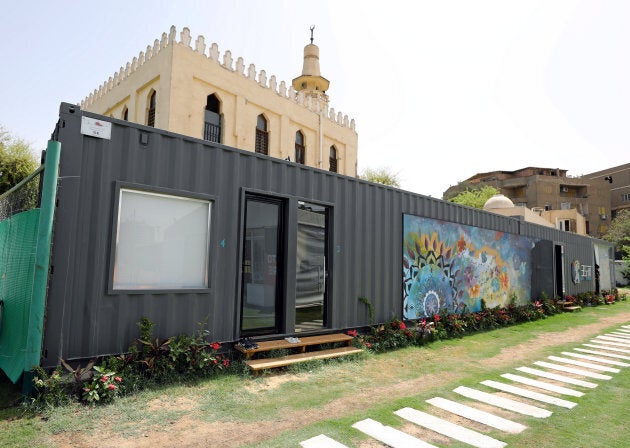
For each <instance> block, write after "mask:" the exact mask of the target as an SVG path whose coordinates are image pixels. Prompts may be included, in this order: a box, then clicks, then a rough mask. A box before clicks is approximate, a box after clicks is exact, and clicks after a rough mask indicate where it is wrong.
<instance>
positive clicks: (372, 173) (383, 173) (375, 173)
mask: <svg viewBox="0 0 630 448" xmlns="http://www.w3.org/2000/svg"><path fill="white" fill-rule="evenodd" d="M359 179H363V180H367V181H370V182H376V183H379V184H383V185H389V186H390V187H396V188H400V179H398V173H392V171H391V170H390V169H389V168H384V167H381V168H366V169H365V170H363V172H362V173H361V174H360V175H359Z"/></svg>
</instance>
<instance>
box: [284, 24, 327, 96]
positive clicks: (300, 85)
mask: <svg viewBox="0 0 630 448" xmlns="http://www.w3.org/2000/svg"><path fill="white" fill-rule="evenodd" d="M314 29H315V25H313V26H312V27H311V43H310V44H308V45H307V46H306V47H304V66H303V68H302V76H298V77H297V78H295V79H294V80H293V82H292V84H293V88H294V89H295V90H296V91H297V92H304V95H305V96H310V97H313V98H318V99H321V100H323V101H324V102H326V103H328V95H326V90H328V86H329V85H330V81H328V80H327V79H326V78H324V77H323V76H322V75H321V73H320V71H319V47H318V46H317V45H315V44H313V30H314Z"/></svg>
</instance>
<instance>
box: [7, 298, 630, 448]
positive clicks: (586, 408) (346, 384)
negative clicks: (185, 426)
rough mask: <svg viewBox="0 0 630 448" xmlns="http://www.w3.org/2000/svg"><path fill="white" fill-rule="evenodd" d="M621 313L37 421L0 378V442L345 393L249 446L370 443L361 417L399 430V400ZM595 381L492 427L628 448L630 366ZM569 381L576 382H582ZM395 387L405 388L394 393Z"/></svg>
mask: <svg viewBox="0 0 630 448" xmlns="http://www.w3.org/2000/svg"><path fill="white" fill-rule="evenodd" d="M621 314H623V315H625V316H627V317H628V318H627V321H628V322H630V302H621V303H618V304H615V305H612V306H605V307H604V306H602V307H594V308H585V309H584V310H583V311H582V312H579V313H565V314H560V315H556V316H553V317H550V318H548V319H545V320H541V321H536V322H530V323H526V324H522V325H519V326H516V327H509V328H504V329H500V330H495V331H490V332H486V333H480V334H476V335H473V336H468V337H465V338H462V339H457V340H449V341H441V342H437V343H433V344H430V345H428V346H425V347H410V348H406V349H403V350H398V351H395V352H389V353H384V354H380V355H374V354H368V355H364V356H362V357H357V358H353V359H351V360H348V361H344V362H339V361H333V362H327V363H322V362H318V363H313V364H305V365H301V366H296V367H295V369H290V370H289V372H288V373H286V374H282V375H281V376H276V374H275V373H269V374H265V375H262V376H261V377H258V378H253V377H249V376H242V375H238V374H233V375H226V376H219V377H217V378H215V379H212V380H207V381H200V382H196V383H193V384H188V385H175V386H168V387H163V388H159V389H155V390H145V391H143V392H140V393H137V394H135V395H133V396H129V397H123V398H120V399H118V400H116V401H115V402H114V403H113V404H111V405H108V406H97V407H86V406H83V405H79V404H73V405H68V406H63V407H60V408H56V409H53V410H48V411H46V412H45V413H44V414H43V415H38V416H36V417H32V418H29V417H23V418H20V416H21V415H22V410H21V408H19V407H16V406H12V407H8V408H7V407H6V404H7V403H10V398H8V397H15V395H14V392H15V388H11V387H9V386H8V384H7V381H6V380H5V381H3V380H1V379H0V400H1V401H0V446H15V447H29V448H32V447H40V446H41V447H48V446H50V447H54V444H53V443H52V441H51V440H50V435H51V434H56V433H60V432H65V431H68V430H69V429H71V430H72V431H77V432H79V433H83V434H87V435H90V434H92V433H93V432H94V431H96V430H99V428H101V427H102V424H103V422H107V426H108V431H110V432H109V433H108V434H113V435H116V434H118V435H121V436H123V437H127V438H130V437H139V436H140V435H141V434H143V433H146V432H149V431H161V432H165V433H166V432H167V431H169V428H170V427H171V425H172V423H173V422H176V421H178V420H179V419H180V418H182V417H187V418H190V419H193V420H194V421H195V422H196V423H197V425H204V424H220V422H243V423H244V424H252V423H255V422H260V421H265V422H275V421H278V422H280V421H282V420H284V419H286V418H288V417H290V416H291V415H295V416H302V415H307V414H308V413H309V412H317V410H321V409H326V410H328V409H331V406H333V405H334V404H336V403H339V402H340V401H344V400H345V402H346V406H345V407H343V408H342V409H341V410H340V411H338V412H337V413H335V414H334V415H332V414H331V416H330V417H327V418H325V419H324V420H318V419H319V418H321V417H318V419H316V420H318V421H315V422H313V423H312V424H307V425H306V426H303V424H300V425H298V427H296V428H294V429H292V430H290V431H286V432H284V433H280V434H278V435H277V437H274V438H273V439H270V440H259V441H257V442H256V443H255V444H252V445H249V446H252V447H254V446H256V447H288V446H299V442H300V441H302V440H305V439H307V438H310V437H313V436H315V435H317V434H320V433H324V434H327V435H328V436H330V437H333V438H335V439H337V440H339V441H340V442H342V443H344V444H346V445H347V446H350V447H351V446H356V444H358V443H361V441H364V440H367V438H366V437H364V436H363V435H362V434H361V433H359V432H358V431H356V430H354V429H352V428H351V425H352V424H353V423H355V422H357V421H359V420H361V419H364V418H372V419H375V420H378V421H380V422H382V423H384V424H388V425H391V426H394V427H400V426H401V425H402V424H403V422H402V421H401V419H400V418H398V417H397V416H395V415H394V414H393V412H394V411H395V410H397V409H400V408H402V407H405V406H411V407H416V408H418V409H420V410H428V411H429V412H430V409H431V407H430V405H428V404H426V403H424V400H426V399H429V398H432V397H435V396H442V397H444V398H450V399H455V400H457V401H461V402H463V401H465V400H466V399H464V398H462V397H457V396H456V395H455V394H454V393H453V392H452V390H453V389H454V388H455V387H457V386H459V385H468V386H471V387H477V388H483V387H484V386H481V385H479V384H478V383H479V382H480V381H483V380H486V379H493V380H502V379H501V378H500V374H502V373H505V372H513V373H516V372H515V371H514V370H513V368H515V367H518V366H521V365H530V364H531V363H532V362H533V361H536V360H541V359H543V358H544V357H546V356H547V355H551V354H555V355H558V354H559V353H560V352H561V351H563V350H567V349H571V348H573V347H575V346H576V345H578V344H579V343H580V342H586V341H588V340H589V339H591V337H592V336H594V335H596V334H601V333H603V332H605V331H607V330H603V331H595V330H594V331H593V332H592V333H589V334H588V335H586V336H585V337H584V338H582V339H580V341H577V342H572V341H569V342H566V343H559V344H557V345H549V346H546V345H545V344H544V341H555V342H554V343H556V342H557V341H558V340H561V339H559V338H561V337H562V334H563V332H565V331H566V330H567V329H570V328H575V327H582V328H588V327H585V326H588V325H589V324H595V323H600V322H607V319H609V318H611V317H613V316H616V315H621ZM618 327H619V326H618V325H616V324H612V323H611V324H610V326H609V328H610V329H613V328H618ZM540 341H543V342H540ZM520 344H522V346H523V347H524V349H523V351H522V352H520V354H519V355H518V356H517V357H516V358H514V357H510V356H507V357H506V356H502V350H503V349H508V348H510V347H516V346H519V345H520ZM278 379H281V380H282V382H281V383H280V384H279V385H278V386H277V387H268V383H269V382H270V380H278ZM596 382H597V383H598V384H599V387H598V388H597V389H594V390H584V389H582V390H583V391H584V392H586V395H585V396H584V397H581V398H574V397H570V398H568V397H564V398H567V399H570V400H573V401H576V402H578V403H579V405H578V406H577V407H576V408H574V409H572V410H564V409H562V408H558V407H552V406H547V407H548V408H549V409H550V410H553V411H554V414H553V415H552V416H551V417H550V418H548V419H542V420H540V419H533V418H527V417H521V416H519V417H518V418H516V419H515V420H517V421H519V422H521V423H523V424H525V425H527V426H528V427H529V428H528V429H527V430H526V431H525V432H523V433H521V434H519V435H506V434H504V433H501V432H499V431H494V430H490V431H488V432H487V433H488V434H489V435H490V436H494V437H496V438H499V439H500V440H503V441H505V442H507V443H508V444H509V445H510V446H518V447H530V446H531V447H533V446H537V447H564V446H571V447H589V448H595V447H622V446H623V447H625V446H630V431H628V423H626V421H627V417H626V415H625V413H626V408H627V399H626V394H627V392H626V391H627V390H630V368H626V370H622V372H620V373H618V374H613V380H611V381H596ZM398 388H402V389H398ZM573 388H576V389H579V388H578V387H577V386H573ZM397 389H398V390H399V392H397V393H396V392H395V391H396V390H397ZM12 391H13V392H12ZM372 391H374V394H372ZM389 391H391V393H389ZM355 400H356V401H355ZM3 403H4V404H5V405H4V406H3ZM173 403H174V404H175V405H173ZM348 403H350V405H348ZM353 405H354V406H353ZM42 417H44V419H42ZM216 422H219V423H216ZM436 444H437V445H438V446H442V445H441V444H439V443H436ZM82 446H83V445H82ZM460 446H461V447H463V446H466V445H463V444H460V445H458V444H456V443H452V444H451V445H449V447H450V448H459V447H460Z"/></svg>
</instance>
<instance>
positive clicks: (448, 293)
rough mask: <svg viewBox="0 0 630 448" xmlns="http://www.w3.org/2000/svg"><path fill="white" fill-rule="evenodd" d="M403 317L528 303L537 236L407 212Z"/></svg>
mask: <svg viewBox="0 0 630 448" xmlns="http://www.w3.org/2000/svg"><path fill="white" fill-rule="evenodd" d="M403 221H404V227H403V317H404V318H405V319H418V318H422V317H428V316H433V315H434V314H437V313H439V312H441V311H442V310H447V311H448V312H462V311H464V310H467V311H470V312H473V311H479V310H480V309H481V299H483V300H484V301H485V303H486V306H487V307H488V308H493V307H496V306H505V305H507V304H508V303H509V301H510V297H511V296H513V295H514V296H515V297H516V298H517V301H518V303H521V304H523V303H526V302H527V301H528V300H529V299H530V291H531V251H532V248H533V247H534V244H535V242H536V240H535V239H533V238H528V237H523V236H520V235H515V234H510V233H504V232H498V231H494V230H487V229H481V228H478V227H471V226H466V225H462V224H456V223H452V222H445V221H440V220H436V219H430V218H422V217H419V216H414V215H404V217H403Z"/></svg>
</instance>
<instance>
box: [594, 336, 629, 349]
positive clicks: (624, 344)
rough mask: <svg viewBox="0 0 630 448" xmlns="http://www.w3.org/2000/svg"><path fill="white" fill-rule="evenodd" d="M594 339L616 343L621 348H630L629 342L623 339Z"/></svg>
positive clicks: (601, 337)
mask: <svg viewBox="0 0 630 448" xmlns="http://www.w3.org/2000/svg"><path fill="white" fill-rule="evenodd" d="M595 339H601V340H602V341H610V342H616V343H617V344H620V346H621V347H630V341H628V340H626V339H623V338H615V337H612V336H595Z"/></svg>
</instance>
